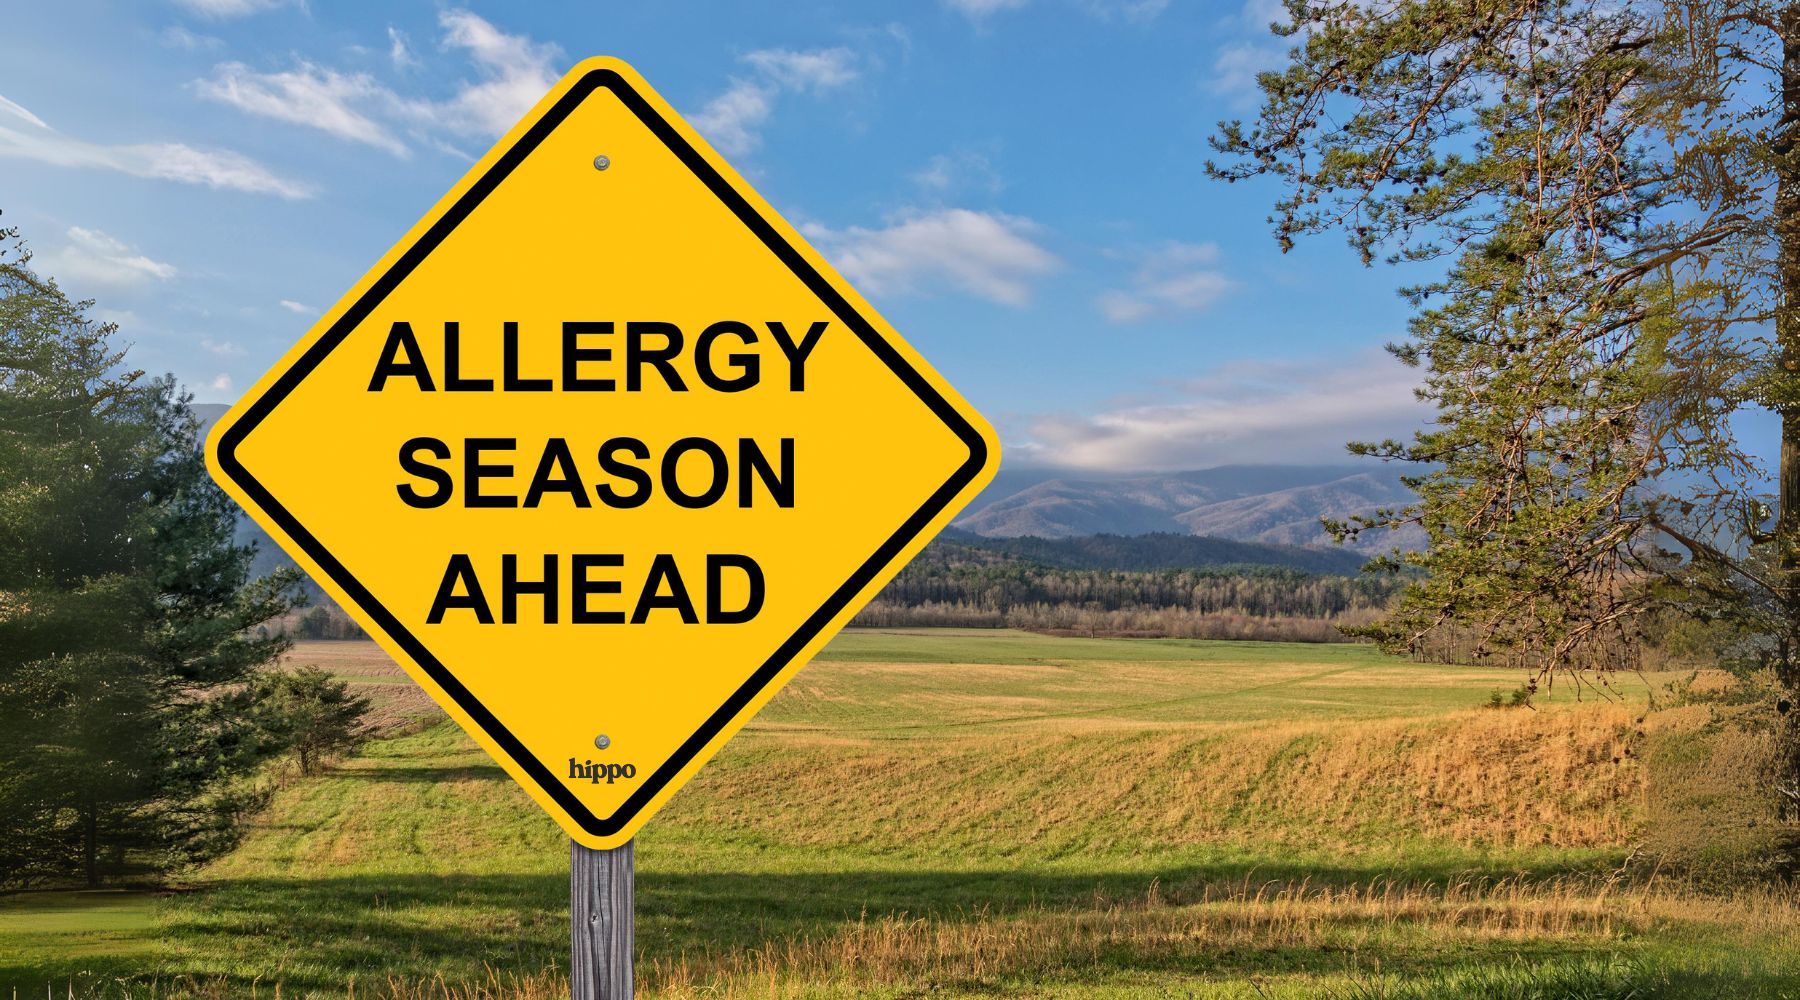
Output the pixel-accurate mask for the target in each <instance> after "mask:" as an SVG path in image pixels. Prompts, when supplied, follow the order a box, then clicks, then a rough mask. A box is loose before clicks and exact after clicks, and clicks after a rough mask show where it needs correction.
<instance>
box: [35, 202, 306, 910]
mask: <svg viewBox="0 0 1800 1000" xmlns="http://www.w3.org/2000/svg"><path fill="white" fill-rule="evenodd" d="M29 261H30V257H29V253H28V252H27V250H26V249H25V247H24V245H23V244H22V243H21V242H20V241H19V240H18V236H17V233H16V231H12V230H7V231H4V232H0V883H10V884H22V883H33V882H44V881H52V880H63V879H68V878H73V877H80V878H83V879H85V880H86V881H87V882H89V883H90V884H92V883H98V882H100V881H101V880H103V879H104V878H105V877H108V876H116V875H124V874H129V873H132V872H136V871H144V870H160V869H164V868H168V867H170V866H174V865H178V864H181V863H183V862H186V861H190V860H193V859H196V858H199V857H203V856H205V855H207V854H209V853H211V852H213V851H216V850H218V849H220V848H221V847H223V846H224V845H226V844H228V843H230V842H231V839H232V836H233V833H234V831H235V830H236V829H237V822H236V821H237V817H238V816H239V815H240V814H241V811H242V810H243V808H244V807H245V805H246V804H247V802H248V799H247V798H246V796H247V795H248V794H249V793H248V791H247V790H246V788H245V787H244V784H243V782H242V780H241V779H242V778H243V777H244V776H245V775H247V774H248V773H249V772H250V771H251V769H253V768H254V767H255V766H256V764H257V763H258V762H260V761H261V760H263V759H265V757H266V755H267V754H268V753H270V752H272V751H273V750H274V749H275V746H274V744H272V743H271V741H270V740H269V739H268V735H267V734H266V733H264V732H262V731H261V730H260V729H259V728H258V727H257V726H256V725H255V722H254V718H255V713H254V712H252V711H250V708H251V705H250V700H251V699H252V697H253V690H252V689H251V688H250V687H249V686H248V685H247V684H246V681H247V679H248V678H249V677H250V676H251V673H252V671H253V670H254V669H255V668H256V667H257V666H259V665H261V664H263V663H266V662H268V661H270V660H271V659H272V658H273V657H274V656H275V655H276V654H278V653H279V652H280V650H281V649H282V648H283V646H284V644H285V640H284V639H283V638H282V637H281V636H280V635H279V634H278V633H271V632H270V631H269V630H268V629H266V628H264V627H263V626H264V625H265V624H266V623H268V622H269V621H270V620H272V619H273V618H275V617H276V616H278V615H280V614H283V613H285V612H286V611H287V610H288V609H289V607H290V606H291V601H292V589H293V585H294V582H295V581H294V578H293V576H292V575H291V574H288V575H276V576H273V577H269V578H265V579H262V580H258V581H252V580H251V579H250V578H249V561H250V558H251V556H252V553H251V552H250V550H249V549H247V548H243V547H239V546H237V545H235V544H233V541H232V532H233V528H234V526H235V522H236V511H235V508H234V507H233V506H232V504H231V503H230V501H229V500H228V499H227V498H226V497H225V496H224V495H223V493H221V492H220V491H219V490H218V489H217V488H216V487H215V486H214V485H213V484H212V481H211V480H210V478H209V477H208V476H207V474H206V469H205V466H204V463H203V461H202V459H201V455H200V451H199V449H198V447H197V443H196V433H197V424H196V422H195V420H194V418H193V416H192V414H191V413H190V412H189V410H188V406H187V400H186V397H184V396H182V395H180V394H179V393H178V392H177V390H176V387H175V384H174V381H173V379H172V378H168V377H163V378H147V377H145V376H144V375H143V373H141V372H138V371H131V370H126V369H124V368H123V367H122V366H121V362H122V361H123V352H121V351H118V350H116V349H114V348H113V347H112V346H111V345H110V338H111V336H112V334H113V333H114V329H113V327H112V326H111V325H110V324H96V323H94V322H92V321H90V320H88V319H87V318H86V310H87V309H88V308H89V306H90V303H85V302H71V301H70V300H69V299H68V298H67V296H65V295H64V294H63V293H62V292H61V291H60V290H59V289H58V288H57V286H56V284H55V283H54V282H53V281H51V280H49V279H46V278H42V277H39V276H38V275H37V274H35V273H34V272H33V271H32V269H31V268H30V266H29Z"/></svg>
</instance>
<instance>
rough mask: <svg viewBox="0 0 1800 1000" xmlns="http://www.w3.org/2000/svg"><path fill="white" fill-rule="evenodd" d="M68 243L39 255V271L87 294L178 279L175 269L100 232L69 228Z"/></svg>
mask: <svg viewBox="0 0 1800 1000" xmlns="http://www.w3.org/2000/svg"><path fill="white" fill-rule="evenodd" d="M64 236H65V242H64V243H63V244H62V245H60V246H57V247H55V248H53V249H51V250H50V251H49V252H47V253H42V254H39V256H38V260H37V264H36V266H37V268H38V269H39V270H40V271H42V272H43V273H45V274H48V275H50V276H51V277H53V278H55V279H56V280H57V283H58V284H61V285H63V286H65V287H68V288H71V289H73V290H74V291H75V292H76V293H77V294H81V295H85V294H87V293H88V292H89V291H91V290H93V289H96V288H109V289H119V288H134V287H140V286H143V285H146V284H149V283H150V282H152V281H167V280H169V279H170V278H173V277H175V273H176V271H175V266H174V265H173V264H166V263H164V262H162V261H160V260H152V259H151V258H149V257H146V256H144V255H143V254H141V253H137V252H135V251H134V250H132V248H131V247H129V246H127V245H126V244H125V243H124V242H123V241H121V240H118V239H116V238H114V237H112V236H108V235H107V234H106V233H103V232H101V231H100V230H98V229H84V228H82V227H81V226H70V227H69V229H68V232H67V233H65V234H64Z"/></svg>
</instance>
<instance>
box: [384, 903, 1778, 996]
mask: <svg viewBox="0 0 1800 1000" xmlns="http://www.w3.org/2000/svg"><path fill="white" fill-rule="evenodd" d="M1796 902H1797V900H1796V899H1795V897H1794V895H1793V893H1792V892H1791V891H1790V892H1785V893H1784V892H1780V891H1776V890H1760V891H1751V892H1740V893H1735V894H1729V895H1718V894H1705V893H1700V892H1696V891H1695V890H1693V889H1691V888H1684V887H1682V886H1680V885H1676V884H1649V885H1646V884H1628V883H1624V882H1620V881H1616V880H1594V879H1562V880H1553V881H1550V882H1534V881H1527V880H1513V879H1499V880H1492V879H1470V880H1467V881H1461V882H1456V883H1452V884H1449V885H1434V884H1425V885H1421V884H1407V883H1401V882H1395V881H1390V880H1385V879H1381V880H1376V881H1372V882H1370V883H1368V884H1364V885H1350V886H1316V885H1312V884H1310V883H1309V882H1307V881H1305V880H1302V881H1299V882H1274V881H1271V882H1257V881H1254V880H1249V879H1246V880H1244V881H1242V882H1240V883H1237V884H1232V885H1224V886H1213V885H1208V886H1206V887H1204V889H1203V890H1202V891H1201V893H1200V895H1199V897H1198V898H1197V899H1193V900H1182V899H1180V898H1174V897H1170V896H1169V895H1167V894H1165V893H1164V892H1163V891H1161V889H1160V888H1159V887H1152V889H1151V891H1150V893H1149V894H1147V895H1146V896H1143V897H1141V898H1135V899H1130V900H1120V901H1112V900H1105V899H1096V900H1095V902H1094V905H1093V906H1091V907H1089V908H1085V909H1083V910H1080V911H1075V912H1070V911H1064V910H1051V909H1043V908H1033V909H1027V910H1024V911H1021V912H1015V913H1008V914H1004V915H996V914H992V913H986V912H980V911H975V912H969V913H965V914H960V915H958V916H956V917H954V918H949V919H946V918H943V917H908V916H906V915H904V914H888V915H882V916H879V917H870V918H865V919H864V920H861V921H858V922H856V923H854V924H851V925H850V926H848V927H845V928H842V929H840V930H837V931H835V932H833V933H831V934H827V935H822V936H817V937H803V938H797V939H792V940H788V941H785V942H781V943H779V944H777V945H774V946H771V947H769V948H767V949H763V950H758V951H752V952H745V951H742V950H718V951H706V952H702V953H699V954H695V955H690V956H683V957H681V958H679V959H675V960H656V961H653V962H652V963H651V964H650V965H649V967H647V968H642V969H640V970H639V977H640V980H641V981H642V982H644V983H645V984H646V986H647V989H646V990H645V991H643V993H642V995H643V996H645V997H646V998H668V1000H689V998H693V1000H698V998H751V997H795V996H814V995H832V996H839V995H841V996H857V995H867V994H873V993H877V992H884V991H885V988H887V987H891V986H892V985H893V984H897V983H912V984H938V986H937V987H935V988H934V987H930V986H927V987H925V989H926V991H927V992H940V991H942V992H955V990H956V984H981V983H996V982H1017V981H1043V982H1056V981H1057V980H1058V979H1059V978H1062V977H1065V976H1067V975H1068V974H1070V973H1071V972H1072V971H1078V970H1080V969H1083V968H1093V967H1101V966H1105V965H1107V964H1109V963H1113V964H1116V963H1118V962H1120V961H1121V958H1122V957H1124V956H1128V957H1129V961H1130V962H1131V963H1133V964H1136V965H1139V966H1148V967H1151V968H1157V967H1162V968H1169V969H1176V968H1180V967H1182V966H1184V965H1189V964H1191V960H1192V959H1193V958H1194V957H1195V956H1198V955H1212V956H1232V955H1239V956H1250V958H1249V961H1251V962H1254V961H1255V959H1254V956H1257V955H1268V954H1279V953H1282V952H1284V951H1293V952H1302V953H1304V952H1321V953H1322V952H1335V953H1347V954H1349V955H1352V956H1354V955H1357V954H1367V955H1369V956H1371V967H1372V968H1378V967H1379V966H1380V965H1381V958H1380V957H1378V956H1385V957H1386V958H1387V961H1388V964H1389V966H1390V967H1392V966H1393V965H1396V964H1398V965H1401V966H1404V965H1405V955H1406V952H1407V949H1408V947H1409V945H1413V944H1417V943H1418V942H1421V941H1423V940H1424V939H1426V938H1429V939H1430V941H1431V947H1432V948H1433V949H1449V950H1451V951H1465V952H1469V953H1478V952H1482V951H1489V950H1503V949H1507V948H1513V947H1518V946H1523V945H1530V946H1539V947H1541V946H1545V945H1555V946H1560V947H1570V946H1573V947H1576V948H1604V947H1605V946H1606V945H1607V944H1608V943H1610V942H1618V941H1622V940H1624V939H1626V938H1629V937H1632V936H1636V935H1643V934H1648V933H1653V932H1655V931H1656V930H1657V929H1659V928H1666V927H1668V926H1671V925H1684V924H1686V925H1706V926H1709V927H1729V928H1731V929H1732V933H1735V934H1737V935H1739V936H1741V938H1742V939H1743V941H1744V942H1745V943H1746V945H1749V944H1755V945H1756V946H1758V947H1762V948H1769V949H1774V950H1777V951H1782V950H1790V949H1795V948H1800V908H1797V907H1796ZM1225 964H1226V966H1227V968H1228V967H1229V965H1230V963H1229V961H1227V962H1226V963H1225ZM1311 981H1312V983H1313V986H1314V987H1316V986H1317V985H1318V983H1317V981H1316V980H1311ZM362 992H364V993H365V995H368V996H371V997H380V998H389V1000H503V998H504V1000H549V998H553V997H566V996H567V995H568V984H567V980H566V979H565V978H563V977H562V976H560V975H558V974H557V973H555V972H554V971H551V972H546V973H544V974H542V975H538V976H525V977H520V976H513V975H501V974H499V973H495V972H490V974H489V976H488V978H487V979H486V980H484V981H478V982H465V983H456V984H452V983H447V982H445V981H443V980H442V979H437V980H415V981H407V980H401V979H388V980H386V981H383V982H380V983H374V984H365V985H364V987H363V989H362ZM975 992H985V991H975ZM908 995H916V994H908ZM1023 995H1036V994H1035V993H1026V994H1023ZM1144 995H1150V994H1149V993H1148V992H1146V993H1145V994H1144ZM1158 995H1164V994H1158ZM1190 995H1191V994H1190ZM1304 995H1318V994H1313V993H1307V994H1304Z"/></svg>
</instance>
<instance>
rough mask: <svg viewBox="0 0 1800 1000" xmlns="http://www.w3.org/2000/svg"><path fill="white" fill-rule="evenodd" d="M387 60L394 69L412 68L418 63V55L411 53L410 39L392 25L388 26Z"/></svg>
mask: <svg viewBox="0 0 1800 1000" xmlns="http://www.w3.org/2000/svg"><path fill="white" fill-rule="evenodd" d="M387 31H388V61H389V62H391V63H393V64H394V68H395V69H412V68H413V67H415V66H417V65H419V57H418V56H415V55H413V50H412V40H411V39H409V38H407V37H406V32H404V31H401V30H400V29H399V28H396V27H394V26H393V25H389V26H388V30H387Z"/></svg>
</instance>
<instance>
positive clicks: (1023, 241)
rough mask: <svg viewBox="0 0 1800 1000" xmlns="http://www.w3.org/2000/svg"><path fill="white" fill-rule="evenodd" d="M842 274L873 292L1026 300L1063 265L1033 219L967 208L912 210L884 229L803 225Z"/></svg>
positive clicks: (1018, 302) (1005, 302)
mask: <svg viewBox="0 0 1800 1000" xmlns="http://www.w3.org/2000/svg"><path fill="white" fill-rule="evenodd" d="M803 232H804V233H805V234H806V237H807V239H810V240H812V241H813V242H814V243H816V244H817V245H818V247H819V249H820V250H821V251H822V252H823V253H824V254H825V256H826V257H827V258H829V259H830V260H831V262H832V264H833V265H835V266H836V267H837V269H838V270H839V271H842V272H843V273H844V275H845V276H846V277H848V278H849V279H850V280H851V281H852V282H855V283H856V285H857V286H858V287H859V288H861V289H862V290H863V291H865V292H867V293H869V294H873V295H884V294H906V293H914V292H933V291H937V290H940V289H944V288H950V289H954V290H956V291H960V292H966V293H968V294H970V295H974V296H977V297H979V298H983V299H987V300H988V301H990V302H998V303H1001V304H1003V305H1013V306H1017V305H1024V304H1025V303H1027V302H1029V301H1030V299H1031V290H1032V284H1033V282H1035V281H1037V280H1038V279H1041V278H1043V277H1045V276H1046V275H1049V274H1050V273H1052V272H1054V271H1055V270H1057V268H1058V267H1060V266H1061V261H1059V260H1058V259H1057V258H1056V256H1055V255H1054V254H1052V253H1051V252H1050V251H1048V250H1046V249H1044V247H1043V246H1041V245H1040V244H1039V242H1038V239H1039V238H1040V236H1041V234H1042V227H1041V226H1039V225H1038V224H1037V223H1035V222H1032V221H1031V220H1030V219H1024V218H1020V217H1018V216H1015V215H1005V214H1001V213H998V212H975V211H971V210H969V209H966V208H951V209H943V210H940V211H934V212H923V213H910V214H906V215H902V216H899V217H897V218H895V219H893V220H891V221H890V222H889V223H888V224H887V225H885V226H882V227H880V228H878V229H866V228H863V227H861V226H851V227H849V228H847V229H831V228H828V227H825V226H820V225H810V226H806V227H804V228H803Z"/></svg>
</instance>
